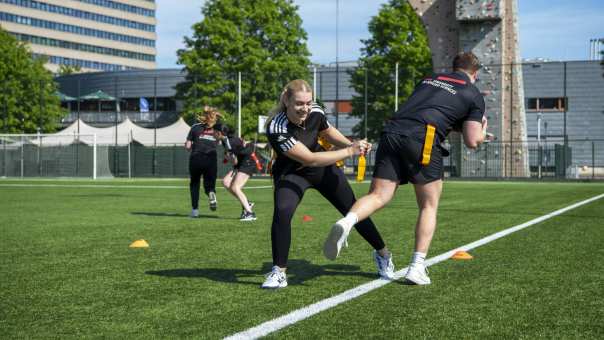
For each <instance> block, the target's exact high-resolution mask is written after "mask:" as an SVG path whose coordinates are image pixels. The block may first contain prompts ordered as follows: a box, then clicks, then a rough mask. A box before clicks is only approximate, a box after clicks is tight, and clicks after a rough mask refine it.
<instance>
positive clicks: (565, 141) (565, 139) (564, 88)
mask: <svg viewBox="0 0 604 340" xmlns="http://www.w3.org/2000/svg"><path fill="white" fill-rule="evenodd" d="M562 65H564V77H563V79H564V83H563V84H562V86H563V98H564V151H563V152H562V164H563V169H562V174H563V176H564V178H566V163H567V160H566V148H568V136H567V135H566V111H567V109H566V107H567V106H568V105H567V103H566V61H565V62H564V63H563V64H562Z"/></svg>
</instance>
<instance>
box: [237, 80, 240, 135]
mask: <svg viewBox="0 0 604 340" xmlns="http://www.w3.org/2000/svg"><path fill="white" fill-rule="evenodd" d="M237 78H238V81H237V137H239V138H241V72H237Z"/></svg>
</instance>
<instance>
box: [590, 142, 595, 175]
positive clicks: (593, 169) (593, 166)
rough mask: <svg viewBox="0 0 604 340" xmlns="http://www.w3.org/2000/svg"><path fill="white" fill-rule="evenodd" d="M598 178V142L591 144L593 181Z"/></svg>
mask: <svg viewBox="0 0 604 340" xmlns="http://www.w3.org/2000/svg"><path fill="white" fill-rule="evenodd" d="M594 178H596V142H594V141H592V142H591V179H594Z"/></svg>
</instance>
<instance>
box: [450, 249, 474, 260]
mask: <svg viewBox="0 0 604 340" xmlns="http://www.w3.org/2000/svg"><path fill="white" fill-rule="evenodd" d="M451 258H452V259H454V260H471V259H473V258H474V256H472V255H470V253H468V252H467V251H464V250H459V251H456V252H455V254H453V256H451Z"/></svg>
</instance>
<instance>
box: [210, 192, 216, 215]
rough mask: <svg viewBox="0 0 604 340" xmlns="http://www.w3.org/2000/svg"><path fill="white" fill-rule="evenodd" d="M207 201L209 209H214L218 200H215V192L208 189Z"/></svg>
mask: <svg viewBox="0 0 604 340" xmlns="http://www.w3.org/2000/svg"><path fill="white" fill-rule="evenodd" d="M208 201H209V202H210V210H212V211H216V208H217V207H218V200H216V193H215V192H213V191H210V193H209V194H208Z"/></svg>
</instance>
